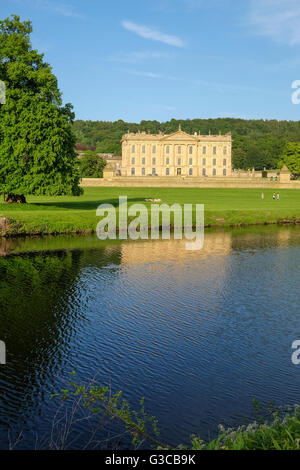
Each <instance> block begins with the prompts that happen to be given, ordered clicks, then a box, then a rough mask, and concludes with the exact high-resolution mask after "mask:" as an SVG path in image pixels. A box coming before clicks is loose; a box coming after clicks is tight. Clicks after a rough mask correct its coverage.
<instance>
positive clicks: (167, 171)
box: [166, 168, 170, 176]
mask: <svg viewBox="0 0 300 470" xmlns="http://www.w3.org/2000/svg"><path fill="white" fill-rule="evenodd" d="M169 175H170V168H166V176H169Z"/></svg>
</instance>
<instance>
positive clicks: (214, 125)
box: [73, 118, 300, 170]
mask: <svg viewBox="0 0 300 470" xmlns="http://www.w3.org/2000/svg"><path fill="white" fill-rule="evenodd" d="M179 124H181V127H182V130H183V131H185V132H188V133H190V134H193V133H194V132H199V131H200V132H201V134H208V133H209V131H211V133H213V134H218V133H219V132H221V133H226V132H232V137H233V167H234V168H240V169H248V168H253V167H254V168H255V169H256V170H262V169H263V168H267V169H276V168H277V167H278V165H280V161H281V156H282V153H283V151H284V147H285V145H286V143H287V142H300V121H276V120H272V121H264V120H243V119H232V118H224V119H223V118H222V119H192V120H189V119H188V120H180V121H178V120H176V119H172V120H171V121H168V122H164V123H160V122H158V121H141V123H140V124H134V123H127V122H124V121H122V120H119V121H116V122H105V121H79V120H77V121H75V122H74V124H73V129H74V132H75V135H76V139H77V143H78V144H84V145H83V146H87V147H90V148H91V149H93V150H94V149H95V150H96V151H97V152H99V153H114V154H116V155H121V144H120V140H121V137H122V135H123V134H125V133H126V132H127V131H128V130H129V131H130V132H137V131H146V132H148V131H149V132H150V133H158V132H159V131H162V132H165V133H167V134H168V133H171V132H175V131H177V130H178V126H179Z"/></svg>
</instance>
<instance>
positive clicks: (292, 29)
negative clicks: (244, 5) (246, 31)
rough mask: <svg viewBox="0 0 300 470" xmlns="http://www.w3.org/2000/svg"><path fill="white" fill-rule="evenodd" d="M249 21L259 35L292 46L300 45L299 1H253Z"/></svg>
mask: <svg viewBox="0 0 300 470" xmlns="http://www.w3.org/2000/svg"><path fill="white" fill-rule="evenodd" d="M249 21H250V24H251V25H252V26H253V27H254V28H255V31H256V32H257V33H258V34H261V35H264V36H269V37H271V38H272V39H275V40H276V41H279V42H283V43H286V44H289V45H291V46H293V45H297V44H300V27H299V23H300V2H299V0H251V2H250V15H249Z"/></svg>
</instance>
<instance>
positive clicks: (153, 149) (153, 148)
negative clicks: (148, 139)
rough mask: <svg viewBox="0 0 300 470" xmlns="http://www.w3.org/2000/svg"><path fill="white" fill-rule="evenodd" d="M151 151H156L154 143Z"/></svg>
mask: <svg viewBox="0 0 300 470" xmlns="http://www.w3.org/2000/svg"><path fill="white" fill-rule="evenodd" d="M152 153H156V145H153V146H152Z"/></svg>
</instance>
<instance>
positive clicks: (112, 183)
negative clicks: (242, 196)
mask: <svg viewBox="0 0 300 470" xmlns="http://www.w3.org/2000/svg"><path fill="white" fill-rule="evenodd" d="M81 186H82V187H97V186H100V187H120V188H122V187H132V188H138V187H140V188H261V189H300V181H290V182H287V183H280V182H274V181H271V180H269V179H266V178H260V179H259V178H236V177H224V178H222V177H220V178H188V177H187V178H180V177H168V178H163V177H132V178H131V177H120V178H118V177H115V178H112V179H110V180H104V179H103V178H83V179H82V180H81Z"/></svg>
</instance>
